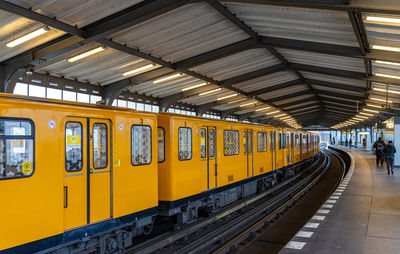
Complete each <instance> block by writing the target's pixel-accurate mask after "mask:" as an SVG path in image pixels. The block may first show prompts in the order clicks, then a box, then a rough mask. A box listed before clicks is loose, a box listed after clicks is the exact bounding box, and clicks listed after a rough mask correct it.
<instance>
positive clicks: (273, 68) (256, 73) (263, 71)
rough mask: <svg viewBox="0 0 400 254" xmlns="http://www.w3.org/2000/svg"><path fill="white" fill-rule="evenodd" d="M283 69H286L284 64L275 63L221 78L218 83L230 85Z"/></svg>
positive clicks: (225, 85) (224, 85)
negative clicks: (224, 78) (227, 77)
mask: <svg viewBox="0 0 400 254" xmlns="http://www.w3.org/2000/svg"><path fill="white" fill-rule="evenodd" d="M285 69H286V66H285V65H284V64H277V65H273V66H270V67H266V68H263V69H259V70H256V71H252V72H249V73H245V74H242V75H239V76H236V77H232V78H229V79H226V80H223V81H221V82H220V83H221V85H222V86H223V87H231V86H232V85H234V84H237V83H240V82H243V81H247V80H250V79H254V78H258V77H261V76H265V75H269V74H272V73H275V72H278V71H283V70H285Z"/></svg>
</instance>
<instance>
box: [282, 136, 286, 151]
mask: <svg viewBox="0 0 400 254" xmlns="http://www.w3.org/2000/svg"><path fill="white" fill-rule="evenodd" d="M282 149H286V134H282Z"/></svg>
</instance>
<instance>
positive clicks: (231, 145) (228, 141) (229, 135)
mask: <svg viewBox="0 0 400 254" xmlns="http://www.w3.org/2000/svg"><path fill="white" fill-rule="evenodd" d="M237 154H239V131H232V130H225V131H224V155H225V156H229V155H237Z"/></svg>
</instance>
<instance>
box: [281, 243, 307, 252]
mask: <svg viewBox="0 0 400 254" xmlns="http://www.w3.org/2000/svg"><path fill="white" fill-rule="evenodd" d="M304 245H306V243H303V242H295V241H290V242H288V243H287V244H286V246H285V248H287V249H295V250H301V249H303V247H304Z"/></svg>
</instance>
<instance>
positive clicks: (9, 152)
mask: <svg viewBox="0 0 400 254" xmlns="http://www.w3.org/2000/svg"><path fill="white" fill-rule="evenodd" d="M33 133H34V125H33V122H32V121H30V120H20V119H18V120H17V119H15V120H14V119H4V118H3V119H0V179H13V178H20V177H28V176H31V175H32V174H33V171H34V161H33V158H34V135H33Z"/></svg>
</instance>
